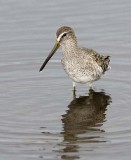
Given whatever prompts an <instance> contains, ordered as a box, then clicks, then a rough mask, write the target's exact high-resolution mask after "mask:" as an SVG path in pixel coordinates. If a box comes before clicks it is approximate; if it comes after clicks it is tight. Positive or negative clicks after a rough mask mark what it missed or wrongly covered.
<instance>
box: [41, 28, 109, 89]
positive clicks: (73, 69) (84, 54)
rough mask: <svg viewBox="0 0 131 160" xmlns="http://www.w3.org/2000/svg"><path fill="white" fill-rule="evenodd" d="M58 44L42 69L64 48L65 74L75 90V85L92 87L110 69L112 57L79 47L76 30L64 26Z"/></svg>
mask: <svg viewBox="0 0 131 160" xmlns="http://www.w3.org/2000/svg"><path fill="white" fill-rule="evenodd" d="M56 36H57V39H56V43H55V45H54V47H53V49H52V50H51V52H50V54H49V55H48V57H47V58H46V60H45V62H44V63H43V65H42V66H41V68H40V71H42V70H43V68H44V67H45V65H46V64H47V63H48V61H49V60H50V58H51V57H52V56H53V55H54V53H55V52H56V50H57V49H58V48H59V47H60V46H62V60H61V62H62V64H63V67H64V70H65V72H66V73H67V74H68V76H69V77H70V78H71V79H72V80H73V90H75V83H87V84H89V86H92V82H93V81H96V80H98V79H100V77H101V76H102V75H103V74H104V73H105V72H106V71H107V70H108V69H109V68H110V66H109V62H110V59H109V57H110V56H104V55H100V54H99V53H97V52H96V51H94V50H93V49H89V48H84V47H79V46H78V44H77V38H76V36H75V33H74V30H73V29H72V28H71V27H67V26H63V27H61V28H59V29H58V30H57V32H56Z"/></svg>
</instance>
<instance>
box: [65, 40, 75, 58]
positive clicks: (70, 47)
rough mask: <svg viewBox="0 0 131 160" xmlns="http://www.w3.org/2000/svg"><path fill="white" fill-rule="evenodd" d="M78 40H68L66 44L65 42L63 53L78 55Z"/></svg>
mask: <svg viewBox="0 0 131 160" xmlns="http://www.w3.org/2000/svg"><path fill="white" fill-rule="evenodd" d="M77 47H78V46H77V40H76V39H75V40H74V39H69V40H66V42H64V43H63V44H62V52H63V54H66V55H68V54H77Z"/></svg>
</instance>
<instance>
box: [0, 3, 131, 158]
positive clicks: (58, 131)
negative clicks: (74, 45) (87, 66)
mask: <svg viewBox="0 0 131 160" xmlns="http://www.w3.org/2000/svg"><path fill="white" fill-rule="evenodd" d="M130 8H131V2H130V1H129V0H119V1H118V0H116V1H113V0H111V1H105V0H101V1H100V2H98V1H96V0H94V1H86V0H82V1H78V2H76V1H74V0H72V1H71V2H68V1H66V0H63V1H60V0H58V1H57V2H56V1H51V0H49V1H48V2H45V1H35V0H28V1H25V0H19V1H16V0H6V1H4V0H1V1H0V36H1V38H0V73H1V76H0V77H1V78H0V157H1V159H7V160H10V159H14V160H15V159H19V160H24V159H25V160H27V159H45V160H48V159H52V160H55V159H56V160H57V159H62V160H65V159H70V160H76V159H82V160H86V159H91V158H92V159H94V160H99V159H100V160H101V159H106V160H108V159H114V160H117V159H119V160H123V159H124V160H130V157H131V153H130V149H131V126H130V124H131V108H130V106H131V86H130V84H131V72H130V68H131V54H130V51H131V45H130V43H131V38H130V35H131V27H130V26H131V21H130V17H131V9H130ZM62 25H68V26H71V27H73V28H74V29H75V32H76V35H77V37H78V40H79V44H80V45H82V46H85V47H89V48H93V49H94V50H96V51H98V52H100V53H103V54H108V55H110V56H111V63H110V65H111V67H112V69H111V70H110V71H109V72H107V73H106V74H105V76H104V77H103V78H102V79H101V80H100V81H98V82H95V83H94V90H90V91H89V90H88V87H87V86H86V85H81V84H78V85H77V92H76V96H75V97H74V96H73V95H72V91H71V89H72V82H71V80H70V79H69V78H68V77H67V75H66V74H65V72H64V71H63V69H62V66H61V64H60V58H61V49H60V50H58V51H57V54H56V55H55V56H54V57H53V59H52V60H51V61H50V63H49V64H48V65H47V66H46V68H45V70H44V71H43V72H42V73H39V68H40V66H41V64H42V63H43V61H44V59H45V58H46V56H47V55H48V53H49V51H50V50H51V48H52V47H53V43H54V42H55V38H56V37H55V32H56V30H57V28H59V27H60V26H62Z"/></svg>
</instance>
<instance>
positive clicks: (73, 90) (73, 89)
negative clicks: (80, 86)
mask: <svg viewBox="0 0 131 160" xmlns="http://www.w3.org/2000/svg"><path fill="white" fill-rule="evenodd" d="M72 92H73V99H76V83H75V82H73V88H72Z"/></svg>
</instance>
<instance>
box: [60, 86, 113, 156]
mask: <svg viewBox="0 0 131 160" xmlns="http://www.w3.org/2000/svg"><path fill="white" fill-rule="evenodd" d="M110 103H111V97H110V96H109V95H107V94H106V93H105V92H104V91H101V92H95V91H94V90H92V89H90V91H89V94H88V96H80V97H79V98H76V95H75V94H74V99H73V100H72V101H71V102H70V104H69V105H68V108H69V109H68V110H67V113H66V114H64V115H62V122H63V132H62V134H63V137H64V142H65V144H66V145H65V148H64V149H63V152H64V153H67V152H75V153H76V152H78V150H79V149H78V148H79V147H78V145H77V143H79V144H80V143H100V142H104V141H103V140H102V139H101V132H104V131H103V130H101V129H100V127H101V126H102V125H103V122H104V121H105V116H106V114H105V111H106V110H107V106H108V105H109V104H110ZM66 156H67V155H63V156H62V159H65V158H69V157H66ZM75 156H76V155H75ZM64 157H65V158H64ZM70 158H72V159H73V156H71V157H70ZM77 158H78V159H79V157H74V159H77Z"/></svg>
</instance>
